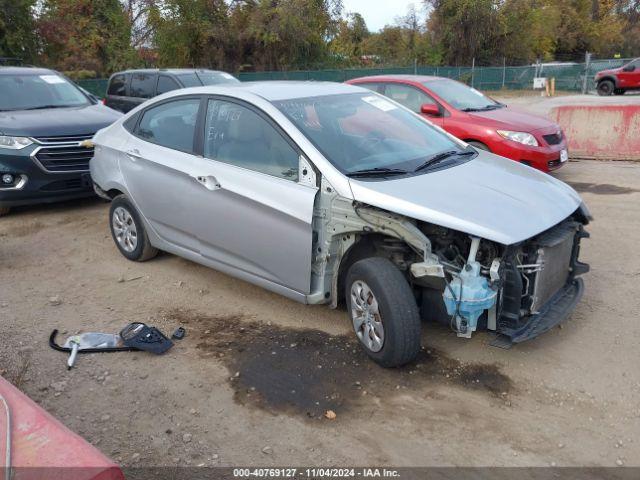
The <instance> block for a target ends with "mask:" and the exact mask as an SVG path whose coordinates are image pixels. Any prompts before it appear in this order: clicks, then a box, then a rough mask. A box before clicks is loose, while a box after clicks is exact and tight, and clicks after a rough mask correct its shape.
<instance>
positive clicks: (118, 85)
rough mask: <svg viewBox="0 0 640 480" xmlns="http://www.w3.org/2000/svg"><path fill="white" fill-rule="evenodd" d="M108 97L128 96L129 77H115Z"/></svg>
mask: <svg viewBox="0 0 640 480" xmlns="http://www.w3.org/2000/svg"><path fill="white" fill-rule="evenodd" d="M107 94H108V95H119V96H121V97H123V96H125V95H126V94H127V77H125V76H124V75H114V76H113V77H112V78H111V82H110V83H109V90H108V91H107Z"/></svg>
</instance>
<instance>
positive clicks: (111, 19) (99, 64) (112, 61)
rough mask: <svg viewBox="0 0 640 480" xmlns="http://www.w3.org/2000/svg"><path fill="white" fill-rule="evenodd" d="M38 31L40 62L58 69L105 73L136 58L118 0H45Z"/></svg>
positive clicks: (125, 16)
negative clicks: (40, 46)
mask: <svg viewBox="0 0 640 480" xmlns="http://www.w3.org/2000/svg"><path fill="white" fill-rule="evenodd" d="M38 33H39V35H40V38H41V41H42V44H43V45H42V47H43V49H42V54H41V60H42V62H43V63H44V64H46V65H50V66H54V67H56V68H57V69H59V70H64V71H78V70H88V71H93V72H96V73H97V74H98V75H107V74H108V73H111V72H113V71H114V70H118V69H122V68H125V67H128V66H131V65H132V64H134V63H135V61H136V60H135V52H134V50H133V48H132V45H131V25H130V23H129V19H128V16H127V14H126V13H125V11H124V9H123V6H122V4H121V3H120V2H119V1H118V0H44V1H43V3H42V8H41V16H40V18H39V19H38Z"/></svg>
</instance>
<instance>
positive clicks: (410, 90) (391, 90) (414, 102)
mask: <svg viewBox="0 0 640 480" xmlns="http://www.w3.org/2000/svg"><path fill="white" fill-rule="evenodd" d="M384 94H385V95H386V96H387V97H389V98H390V99H392V100H395V101H396V102H398V103H399V104H400V105H403V106H405V107H407V108H408V109H409V110H411V111H412V112H416V113H420V110H421V107H422V105H424V104H426V103H429V104H432V105H435V104H436V103H435V102H434V101H433V99H432V98H431V97H429V96H428V95H427V94H426V93H424V92H421V91H420V90H418V89H417V88H415V87H409V86H407V85H400V84H397V83H387V86H386V88H385V92H384Z"/></svg>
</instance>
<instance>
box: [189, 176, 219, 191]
mask: <svg viewBox="0 0 640 480" xmlns="http://www.w3.org/2000/svg"><path fill="white" fill-rule="evenodd" d="M194 178H195V179H196V181H197V182H198V183H199V184H200V185H202V186H203V187H204V188H206V189H207V190H211V191H214V190H219V189H221V188H222V185H220V182H218V179H217V178H216V177H214V176H213V175H198V176H196V177H194Z"/></svg>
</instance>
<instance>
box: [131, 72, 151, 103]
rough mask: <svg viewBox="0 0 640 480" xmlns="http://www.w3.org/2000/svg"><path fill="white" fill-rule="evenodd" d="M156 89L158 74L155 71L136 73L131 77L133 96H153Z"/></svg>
mask: <svg viewBox="0 0 640 480" xmlns="http://www.w3.org/2000/svg"><path fill="white" fill-rule="evenodd" d="M155 89H156V75H155V74H154V73H134V74H133V77H132V78H131V96H132V97H139V98H151V97H153V92H154V91H155Z"/></svg>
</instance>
